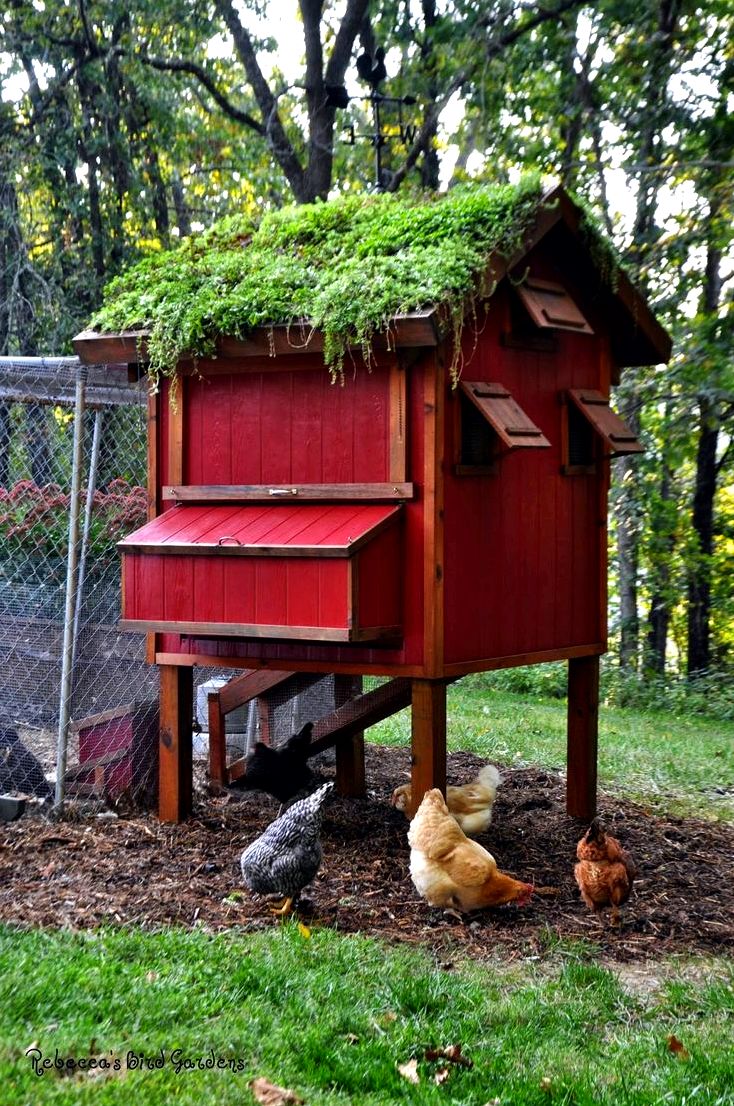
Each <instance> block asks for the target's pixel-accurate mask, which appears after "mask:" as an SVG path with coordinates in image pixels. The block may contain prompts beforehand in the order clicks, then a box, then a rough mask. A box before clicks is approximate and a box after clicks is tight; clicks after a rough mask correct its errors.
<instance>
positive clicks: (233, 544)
mask: <svg viewBox="0 0 734 1106" xmlns="http://www.w3.org/2000/svg"><path fill="white" fill-rule="evenodd" d="M399 510H400V508H399V507H396V506H392V505H390V506H387V505H374V504H370V505H359V506H357V505H355V504H349V505H346V504H332V505H325V504H318V505H316V504H300V503H299V504H287V505H286V504H278V505H277V506H276V505H272V506H271V505H263V504H258V505H252V506H246V507H242V506H239V507H236V506H233V505H230V506H227V507H223V506H216V507H211V506H201V507H174V508H172V509H171V510H170V511H165V512H164V513H163V514H162V515H159V516H158V518H155V519H153V520H152V521H151V522H148V523H146V524H145V526H142V527H140V529H139V530H136V531H135V532H134V533H132V534H130V535H129V537H127V538H125V539H124V541H121V542H120V543H119V547H120V549H122V550H123V552H132V551H138V552H150V553H158V554H165V553H169V554H175V553H187V554H194V555H196V554H199V555H203V554H212V553H216V554H221V555H224V556H248V555H249V556H258V557H264V556H268V555H276V556H279V557H309V556H315V557H349V556H351V555H353V554H354V553H356V552H357V550H358V549H360V548H361V547H362V546H363V545H364V544H365V542H367V541H368V540H369V539H370V538H372V537H374V536H375V534H376V533H377V531H378V530H379V529H382V527H383V526H384V525H386V524H387V523H388V522H389V521H390V520H391V519H392V518H393V517H394V516H395V515H396V514H397V512H398V511H399Z"/></svg>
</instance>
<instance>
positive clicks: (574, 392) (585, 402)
mask: <svg viewBox="0 0 734 1106" xmlns="http://www.w3.org/2000/svg"><path fill="white" fill-rule="evenodd" d="M568 395H569V397H570V399H571V401H572V402H573V403H574V404H575V406H576V408H577V409H578V410H579V411H580V412H581V414H582V415H583V416H584V418H585V419H587V420H588V422H589V423H590V424H591V426H592V427H593V429H594V430H595V431H596V433H597V434H598V435H599V437H600V438H601V440H602V441H603V442H604V443H605V445H607V446H608V447H609V449H610V450H611V452H612V455H613V456H621V455H622V454H626V453H644V452H645V449H644V446H642V445H640V442H639V441H638V439H637V437H636V436H635V435H634V434H633V432H632V431H631V430H630V428H629V426H627V423H626V422H625V421H624V420H623V419H621V418H620V417H619V415H618V414H616V412H615V411H612V409H611V407H610V406H609V400H608V399H605V398H604V396H603V395H602V394H601V392H596V391H594V390H592V389H590V388H572V389H571V390H570V391H569V393H568Z"/></svg>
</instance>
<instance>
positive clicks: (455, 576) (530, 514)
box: [445, 288, 606, 664]
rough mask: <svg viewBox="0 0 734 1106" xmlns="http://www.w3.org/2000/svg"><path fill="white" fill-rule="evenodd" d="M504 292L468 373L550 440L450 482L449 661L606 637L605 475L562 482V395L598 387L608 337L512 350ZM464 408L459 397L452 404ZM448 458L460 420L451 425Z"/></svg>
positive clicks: (566, 337) (570, 338)
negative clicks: (504, 338) (505, 393)
mask: <svg viewBox="0 0 734 1106" xmlns="http://www.w3.org/2000/svg"><path fill="white" fill-rule="evenodd" d="M506 295H507V291H506V290H505V289H502V288H500V289H499V290H498V292H497V293H496V295H495V297H494V298H493V301H492V307H491V310H490V312H489V315H488V317H487V322H486V325H485V326H484V329H483V331H482V333H481V335H480V336H479V340H478V343H477V346H476V349H474V351H473V352H472V347H473V341H474V339H473V336H467V342H466V347H465V352H466V357H467V360H466V363H465V365H464V369H463V372H464V375H465V376H467V377H471V379H473V380H486V381H490V380H498V381H501V382H502V383H503V384H504V385H505V386H506V387H507V388H508V389H509V391H510V392H511V393H512V395H513V398H514V399H516V400H517V402H518V403H519V404H520V406H521V407H522V409H523V410H524V411H525V412H526V414H527V415H528V416H529V417H530V418H531V419H532V421H533V422H535V423H536V425H538V426H539V427H540V429H541V430H542V431H543V433H544V434H545V436H546V437H547V438H548V439H549V441H550V443H551V448H550V449H545V450H522V449H519V450H514V451H512V452H504V453H502V454H501V456H500V459H499V461H498V463H497V471H496V474H494V475H492V476H488V475H476V476H460V477H459V476H455V475H454V474H453V472H452V471H450V470H447V475H446V511H445V530H446V583H445V587H446V597H445V619H446V658H445V659H446V662H447V663H449V664H450V663H460V662H462V661H466V662H469V661H476V660H482V659H491V658H500V657H505V656H513V655H517V654H522V653H528V652H535V651H541V650H552V649H562V648H565V647H568V646H572V645H586V644H593V643H596V642H599V641H601V640H603V637H604V628H603V624H602V621H603V620H602V619H601V618H600V602H599V595H600V574H601V573H604V572H605V571H606V557H605V551H604V549H603V548H602V543H601V541H600V529H602V527H601V525H600V523H601V522H603V519H602V518H601V512H600V484H601V482H602V481H603V480H604V474H603V472H600V473H599V474H598V475H590V476H573V477H567V476H563V475H561V472H560V467H561V453H560V447H561V419H562V413H563V409H562V405H561V403H560V402H559V394H560V393H562V392H563V391H565V390H566V389H568V388H578V387H599V386H600V384H601V383H602V382H601V381H600V379H599V375H600V339H598V338H596V337H592V336H587V335H579V334H573V333H570V332H565V331H559V332H557V334H556V337H557V349H556V350H555V351H547V352H546V351H539V350H532V349H521V348H510V347H505V346H503V345H502V343H501V333H502V330H503V329H504V325H505V311H504V304H503V297H505V296H506ZM455 402H458V397H457V396H456V395H455V394H454V395H453V396H452V395H450V396H449V399H448V403H449V406H450V405H451V404H452V403H455ZM446 423H447V447H448V448H447V456H449V457H451V456H453V455H454V454H453V447H454V442H453V434H454V419H453V418H452V417H450V416H449V417H448V418H447V420H446Z"/></svg>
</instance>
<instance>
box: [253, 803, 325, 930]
mask: <svg viewBox="0 0 734 1106" xmlns="http://www.w3.org/2000/svg"><path fill="white" fill-rule="evenodd" d="M333 786H334V784H333V783H325V784H324V786H323V787H320V788H319V789H318V791H314V793H313V794H312V795H307V796H306V798H305V799H301V800H300V801H299V802H297V803H294V804H293V806H291V807H289V808H288V810H286V812H285V814H281V816H280V818H276V820H275V821H274V822H271V823H270V825H269V826H268V828H267V829H266V830H265V832H264V833H262V834H261V835H260V837H258V838H257V839H256V840H255V841H253V842H252V844H251V845H248V847H247V848H246V849H245V851H244V852H243V854H242V856H241V858H240V868H241V870H242V879H243V880H244V882H245V884H246V886H247V887H249V889H250V891H254V892H255V893H256V894H258V895H282V896H283V897H284V902H283V904H282V905H281V907H280V908H279V909H278V910H275V911H274V913H276V914H280V915H281V916H284V915H286V914H289V913H290V911H291V910H292V908H293V903H294V902H295V900H296V899H297V898H298V896H299V895H300V893H301V891H302V890H303V888H304V887H305V886H306V885H307V884H309V883H310V882H311V880H312V879H313V878H314V876H315V875H316V873H317V872H318V870H319V867H320V865H321V856H322V853H321V840H320V837H319V833H320V830H321V808H322V805H323V803H324V800H325V799H326V797H327V795H328V794H329V792H330V791H331V789H332V787H333Z"/></svg>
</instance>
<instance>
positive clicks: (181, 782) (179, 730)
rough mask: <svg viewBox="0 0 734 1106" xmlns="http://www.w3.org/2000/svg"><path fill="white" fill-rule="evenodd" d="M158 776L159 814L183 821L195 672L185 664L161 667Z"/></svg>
mask: <svg viewBox="0 0 734 1106" xmlns="http://www.w3.org/2000/svg"><path fill="white" fill-rule="evenodd" d="M160 676H161V696H160V742H159V750H160V776H159V786H158V817H159V818H160V820H161V821H162V822H183V821H184V819H185V818H188V816H189V815H190V814H191V805H192V770H193V765H192V738H191V720H192V716H193V708H194V698H193V690H194V672H193V668H190V667H188V666H186V667H184V666H179V665H173V664H163V665H161V666H160Z"/></svg>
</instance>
